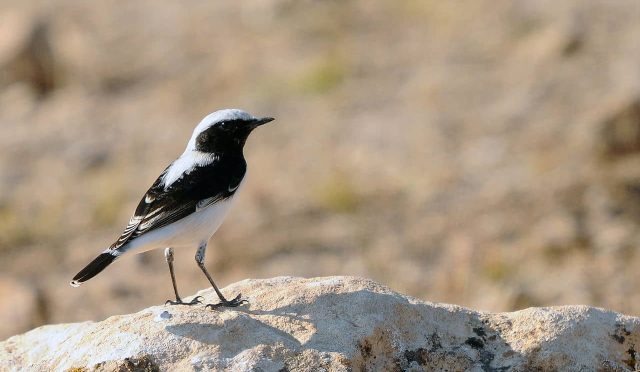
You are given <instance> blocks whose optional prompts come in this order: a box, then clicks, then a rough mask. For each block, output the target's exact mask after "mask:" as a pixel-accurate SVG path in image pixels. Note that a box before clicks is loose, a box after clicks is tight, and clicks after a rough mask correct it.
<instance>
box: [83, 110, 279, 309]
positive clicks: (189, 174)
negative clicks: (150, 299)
mask: <svg viewBox="0 0 640 372" xmlns="http://www.w3.org/2000/svg"><path fill="white" fill-rule="evenodd" d="M272 120H273V118H269V117H265V118H256V117H253V116H251V115H249V114H248V113H246V112H245V111H242V110H236V109H229V110H220V111H216V112H214V113H212V114H209V115H207V116H206V117H205V118H204V119H202V121H201V122H200V124H198V126H197V127H196V129H195V130H194V131H193V135H192V136H191V139H190V140H189V143H188V144H187V148H186V149H185V150H184V152H183V153H182V155H180V157H179V158H178V159H176V160H175V161H174V162H173V163H171V165H169V166H168V167H167V168H166V169H165V170H164V172H162V174H161V175H160V177H158V179H157V180H156V181H155V182H154V183H153V185H152V186H151V188H150V189H149V191H147V193H146V194H145V195H144V197H143V198H142V200H141V201H140V203H139V204H138V207H137V208H136V211H135V213H134V214H133V217H131V220H130V221H129V224H128V225H127V227H126V228H125V229H124V232H123V233H122V235H120V237H119V238H118V240H116V242H115V243H113V244H112V245H111V246H110V247H109V248H108V249H107V250H105V251H104V252H102V253H101V254H100V255H99V256H98V257H96V258H95V259H94V260H93V261H91V263H89V264H88V265H87V266H86V267H85V268H84V269H82V270H81V271H80V272H79V273H78V274H77V275H76V276H75V277H74V278H73V280H72V281H71V285H72V286H74V287H77V286H79V285H80V284H82V283H83V282H86V281H87V280H89V279H91V278H93V277H94V276H96V275H97V274H98V273H100V272H101V271H102V270H104V268H106V267H107V266H108V265H109V264H111V263H112V262H113V261H115V260H116V259H117V258H118V257H120V256H122V255H123V254H125V253H127V252H134V253H140V252H145V251H148V250H151V249H156V248H166V249H165V258H166V260H167V264H168V265H169V272H170V274H171V282H172V283H173V291H174V292H175V295H176V300H175V301H171V300H169V301H167V303H170V304H174V305H178V304H184V305H194V304H197V303H200V298H199V297H196V298H194V299H193V300H192V301H191V302H188V303H187V302H183V301H182V299H181V298H180V295H179V294H178V287H177V285H176V279H175V274H174V272H173V248H174V247H183V246H184V247H198V250H197V252H196V262H197V264H198V266H199V267H200V269H201V270H202V272H203V273H204V275H206V277H207V279H208V280H209V282H210V283H211V286H212V287H213V289H214V290H215V291H216V293H217V294H218V297H219V298H220V303H218V304H209V305H207V306H208V307H209V306H210V307H212V308H216V307H219V306H238V305H240V304H242V303H243V302H245V300H242V299H241V295H240V294H239V295H238V296H236V297H235V298H234V299H233V300H231V301H228V300H227V299H226V298H225V297H224V296H223V295H222V293H221V292H220V290H219V289H218V286H216V284H215V283H214V282H213V279H212V278H211V275H209V272H208V271H207V269H206V268H205V266H204V254H205V251H206V249H207V241H208V240H209V238H211V236H212V235H213V234H214V233H215V232H216V230H218V227H220V225H221V224H222V220H223V219H224V217H225V215H226V214H227V211H228V210H229V207H231V204H232V203H233V200H234V198H235V195H236V194H237V193H238V191H239V190H240V189H241V188H242V185H243V183H244V179H245V174H246V170H247V163H246V161H245V160H244V155H243V153H242V149H243V148H244V144H245V142H246V141H247V137H248V136H249V134H250V133H251V131H253V130H254V129H255V128H257V127H258V126H260V125H262V124H266V123H268V122H270V121H272Z"/></svg>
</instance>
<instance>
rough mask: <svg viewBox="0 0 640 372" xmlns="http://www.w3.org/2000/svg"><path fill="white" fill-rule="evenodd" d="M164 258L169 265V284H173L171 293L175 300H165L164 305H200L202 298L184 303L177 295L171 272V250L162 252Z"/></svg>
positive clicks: (197, 297) (173, 276)
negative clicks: (174, 295)
mask: <svg viewBox="0 0 640 372" xmlns="http://www.w3.org/2000/svg"><path fill="white" fill-rule="evenodd" d="M164 258H165V259H166V260H167V264H169V273H171V283H172V284H173V292H174V293H175V294H176V300H175V301H171V300H167V302H165V305H195V304H200V303H202V296H196V297H195V298H194V299H193V300H191V302H184V301H182V299H181V298H180V295H179V294H178V285H177V284H176V275H175V274H174V272H173V248H171V247H169V248H166V249H165V250H164Z"/></svg>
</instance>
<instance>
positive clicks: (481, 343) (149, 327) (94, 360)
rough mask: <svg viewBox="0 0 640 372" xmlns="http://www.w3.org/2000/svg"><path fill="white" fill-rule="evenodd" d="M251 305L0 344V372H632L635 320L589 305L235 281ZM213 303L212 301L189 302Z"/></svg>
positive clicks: (185, 309) (40, 332)
mask: <svg viewBox="0 0 640 372" xmlns="http://www.w3.org/2000/svg"><path fill="white" fill-rule="evenodd" d="M224 292H225V294H226V295H227V296H235V295H236V294H237V293H239V292H242V293H243V295H244V296H245V297H246V298H248V299H249V301H250V304H249V305H245V306H242V307H239V308H236V309H223V310H220V311H212V310H207V309H205V308H204V307H203V306H202V305H198V306H193V307H190V306H155V307H151V308H148V309H145V310H142V311H140V312H138V313H135V314H130V315H121V316H113V317H110V318H108V319H106V320H104V321H101V322H85V323H78V324H60V325H49V326H44V327H40V328H37V329H34V330H32V331H30V332H28V333H26V334H23V335H19V336H14V337H12V338H10V339H8V340H6V341H4V342H2V343H0V370H3V371H4V370H12V371H19V370H24V369H30V370H52V369H55V370H65V369H68V368H72V367H78V368H87V369H89V370H92V369H97V370H112V369H119V368H124V369H126V368H129V369H134V368H141V369H145V368H146V370H158V369H159V370H194V369H195V370H200V369H203V370H218V369H228V370H234V371H251V370H263V371H277V370H281V369H283V368H284V369H286V370H326V371H348V370H354V371H358V370H449V371H457V370H472V371H481V370H492V369H500V368H506V369H508V370H516V371H527V370H563V371H578V370H620V371H623V370H633V368H638V362H637V360H636V351H637V349H636V345H640V318H636V317H630V316H625V315H621V314H617V313H614V312H611V311H607V310H603V309H597V308H591V307H587V306H563V307H552V308H530V309H526V310H522V311H517V312H513V313H498V314H490V313H483V312H477V311H473V310H469V309H465V308H462V307H459V306H454V305H446V304H434V303H430V302H424V301H420V300H417V299H415V298H411V297H408V296H404V295H401V294H399V293H396V292H393V291H392V290H390V289H389V288H387V287H384V286H382V285H380V284H377V283H375V282H372V281H370V280H366V279H359V278H352V277H331V278H316V279H301V278H289V277H286V278H282V277H281V278H274V279H265V280H244V281H242V282H239V283H236V284H233V285H231V286H229V287H227V288H225V289H224ZM198 294H199V295H202V296H204V298H205V299H206V300H208V301H211V302H215V301H216V300H217V299H216V296H215V294H214V293H213V291H211V290H209V289H208V290H204V291H201V292H199V293H198Z"/></svg>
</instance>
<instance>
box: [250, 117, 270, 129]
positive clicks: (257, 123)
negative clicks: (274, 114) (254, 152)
mask: <svg viewBox="0 0 640 372" xmlns="http://www.w3.org/2000/svg"><path fill="white" fill-rule="evenodd" d="M273 120H274V119H273V118H260V119H256V120H255V121H254V122H253V125H254V126H256V127H259V126H261V125H262V124H267V123H268V122H270V121H273Z"/></svg>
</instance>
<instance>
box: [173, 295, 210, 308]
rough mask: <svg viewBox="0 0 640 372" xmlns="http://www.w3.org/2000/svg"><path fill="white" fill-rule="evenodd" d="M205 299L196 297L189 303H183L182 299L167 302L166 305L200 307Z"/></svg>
mask: <svg viewBox="0 0 640 372" xmlns="http://www.w3.org/2000/svg"><path fill="white" fill-rule="evenodd" d="M203 299H204V298H203V297H202V296H196V297H194V298H193V299H192V300H191V301H189V302H184V301H182V299H180V298H179V299H177V300H175V301H173V300H167V302H165V303H164V304H165V305H188V306H192V305H198V304H201V303H202V300H203Z"/></svg>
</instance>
